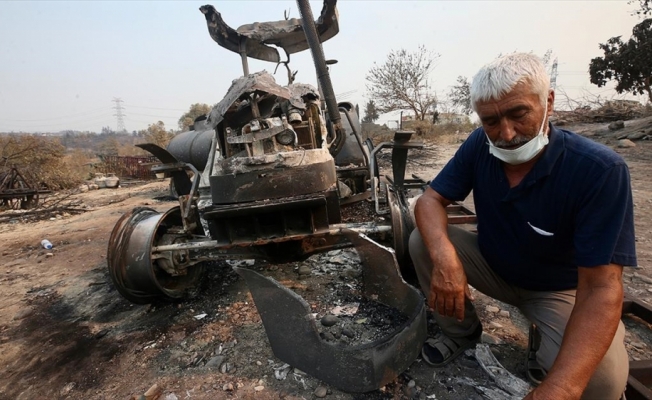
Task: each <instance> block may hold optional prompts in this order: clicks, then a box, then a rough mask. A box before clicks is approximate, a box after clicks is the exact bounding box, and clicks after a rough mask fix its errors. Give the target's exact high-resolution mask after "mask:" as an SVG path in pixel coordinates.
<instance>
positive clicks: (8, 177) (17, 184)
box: [0, 166, 50, 209]
mask: <svg viewBox="0 0 652 400" xmlns="http://www.w3.org/2000/svg"><path fill="white" fill-rule="evenodd" d="M0 178H1V180H0V201H1V204H2V205H3V206H6V207H9V208H13V209H27V208H33V207H36V205H37V204H38V200H39V195H40V194H45V193H50V191H49V190H43V189H34V188H33V187H32V186H31V185H30V184H29V183H27V181H26V180H25V178H24V177H23V175H21V173H20V172H19V171H18V168H16V167H15V166H13V167H11V168H9V170H8V171H7V172H6V173H4V174H0Z"/></svg>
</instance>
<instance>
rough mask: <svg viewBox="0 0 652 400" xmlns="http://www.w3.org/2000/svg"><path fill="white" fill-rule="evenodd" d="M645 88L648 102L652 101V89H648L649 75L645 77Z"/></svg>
mask: <svg viewBox="0 0 652 400" xmlns="http://www.w3.org/2000/svg"><path fill="white" fill-rule="evenodd" d="M645 90H647V97H648V100H650V103H652V90H650V77H649V76H648V77H647V78H645Z"/></svg>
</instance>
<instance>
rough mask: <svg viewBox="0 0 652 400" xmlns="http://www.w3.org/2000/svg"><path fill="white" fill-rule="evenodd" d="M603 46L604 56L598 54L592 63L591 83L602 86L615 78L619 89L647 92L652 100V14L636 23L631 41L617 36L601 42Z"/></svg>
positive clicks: (634, 92) (636, 92) (590, 68)
mask: <svg viewBox="0 0 652 400" xmlns="http://www.w3.org/2000/svg"><path fill="white" fill-rule="evenodd" d="M600 49H602V51H604V57H596V58H594V59H592V60H591V63H590V64H589V74H590V76H591V83H593V84H595V85H598V87H602V86H604V85H606V84H607V81H610V80H615V81H616V82H617V85H616V91H617V92H618V93H623V92H630V93H633V94H644V93H646V92H647V95H648V98H649V99H650V101H652V90H651V89H650V84H651V83H652V82H651V80H652V18H648V19H646V20H643V22H641V23H640V24H638V25H636V26H634V28H633V30H632V37H631V38H630V39H629V40H628V41H626V42H623V41H622V40H621V39H620V36H615V37H612V38H611V39H609V40H607V43H601V44H600Z"/></svg>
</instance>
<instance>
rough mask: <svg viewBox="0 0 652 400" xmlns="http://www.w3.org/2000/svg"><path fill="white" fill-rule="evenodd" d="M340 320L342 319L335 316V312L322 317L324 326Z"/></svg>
mask: <svg viewBox="0 0 652 400" xmlns="http://www.w3.org/2000/svg"><path fill="white" fill-rule="evenodd" d="M338 322H340V319H339V318H337V317H336V316H334V315H333V314H326V315H324V317H323V318H322V319H321V324H322V325H324V326H333V325H335V324H337V323H338Z"/></svg>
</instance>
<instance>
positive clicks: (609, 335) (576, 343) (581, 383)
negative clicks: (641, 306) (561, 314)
mask: <svg viewBox="0 0 652 400" xmlns="http://www.w3.org/2000/svg"><path fill="white" fill-rule="evenodd" d="M622 273H623V267H622V266H621V265H616V264H609V265H603V266H599V267H592V268H582V267H579V268H578V286H577V295H576V299H575V306H574V307H573V312H572V313H571V316H570V318H569V320H568V324H567V325H566V331H565V333H564V338H563V339H562V343H561V348H560V350H559V354H558V355H557V359H556V360H555V362H554V364H553V365H552V368H551V369H550V371H548V375H547V376H546V378H545V379H544V380H543V382H542V383H541V385H540V386H539V387H537V388H536V389H535V390H534V391H533V392H531V393H530V394H529V395H528V396H527V397H526V399H528V400H540V399H541V400H543V399H550V400H552V399H555V400H563V399H579V398H580V397H581V396H582V392H584V389H585V388H586V386H587V384H588V383H589V380H590V379H591V376H592V375H593V373H594V372H595V370H596V368H597V366H598V364H599V363H600V361H602V358H603V357H604V355H605V354H606V352H607V350H608V349H609V346H610V345H611V342H612V341H613V338H614V335H615V334H616V330H617V329H618V323H619V321H620V315H621V312H622V304H623V283H622Z"/></svg>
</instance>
